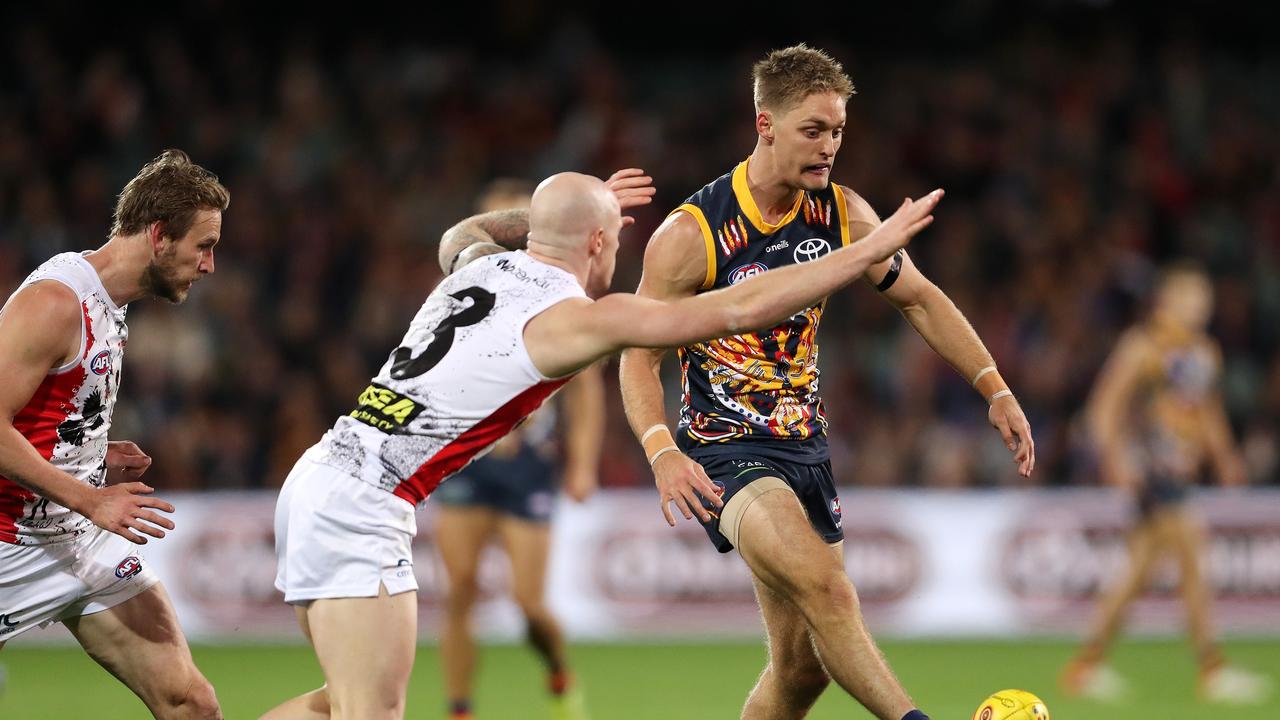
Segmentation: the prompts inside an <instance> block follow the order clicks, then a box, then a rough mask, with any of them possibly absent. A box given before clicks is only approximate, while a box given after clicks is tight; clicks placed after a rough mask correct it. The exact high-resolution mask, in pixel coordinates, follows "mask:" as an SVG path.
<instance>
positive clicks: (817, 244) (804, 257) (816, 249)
mask: <svg viewBox="0 0 1280 720" xmlns="http://www.w3.org/2000/svg"><path fill="white" fill-rule="evenodd" d="M829 252H831V243H829V242H827V241H826V240H823V239H822V238H809V239H808V240H805V241H804V242H801V243H800V244H798V245H796V249H795V250H793V251H792V252H791V257H792V259H794V260H795V261H796V262H798V263H803V262H809V261H810V260H817V259H818V258H820V257H822V256H823V255H826V254H827V253H829Z"/></svg>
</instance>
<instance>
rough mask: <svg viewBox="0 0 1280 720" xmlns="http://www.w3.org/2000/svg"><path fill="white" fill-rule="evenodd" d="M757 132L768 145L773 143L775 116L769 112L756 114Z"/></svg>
mask: <svg viewBox="0 0 1280 720" xmlns="http://www.w3.org/2000/svg"><path fill="white" fill-rule="evenodd" d="M756 132H757V133H759V135H760V137H761V138H762V139H763V140H764V141H765V142H767V143H770V144H772V143H773V115H772V114H770V112H769V111H768V110H761V111H760V112H758V113H756Z"/></svg>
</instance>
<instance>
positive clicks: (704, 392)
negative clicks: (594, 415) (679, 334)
mask: <svg viewBox="0 0 1280 720" xmlns="http://www.w3.org/2000/svg"><path fill="white" fill-rule="evenodd" d="M753 80H754V95H755V106H756V115H755V130H756V135H757V141H756V146H755V149H754V150H753V151H752V153H751V156H750V157H749V158H748V159H747V160H746V161H744V162H742V163H740V164H739V165H738V166H737V167H735V168H734V169H733V170H731V171H730V172H729V173H726V174H725V175H724V176H723V177H721V178H719V179H718V180H715V181H713V182H712V183H710V184H709V185H707V186H706V187H704V188H703V189H702V190H700V191H698V192H697V193H696V194H694V195H693V196H692V197H690V198H689V200H688V201H686V202H685V204H683V205H681V206H680V207H679V208H678V209H677V210H676V211H675V212H673V213H672V214H671V215H670V216H669V217H668V219H667V220H666V222H664V223H663V224H662V225H661V226H660V227H659V228H658V230H657V231H656V232H655V233H654V236H653V238H652V240H651V241H650V243H649V246H648V248H647V250H646V252H645V259H644V275H643V277H642V279H641V282H640V288H639V290H638V291H637V293H638V294H639V295H641V296H645V297H650V298H656V299H660V300H664V301H675V300H678V299H680V298H685V297H689V296H693V295H697V294H699V293H702V292H705V291H708V290H714V289H717V288H722V287H727V286H734V285H738V284H740V283H743V282H746V281H747V280H748V279H750V278H753V277H757V276H761V275H762V274H763V275H764V276H765V277H768V276H769V275H772V274H774V273H777V272H779V269H780V268H785V267H786V266H791V265H797V264H804V263H809V262H813V261H814V260H816V259H818V258H821V257H823V256H824V255H827V254H829V253H831V252H832V248H833V247H839V246H844V245H849V244H853V245H855V246H856V245H857V242H858V241H859V239H860V238H863V237H865V236H867V235H868V234H869V233H871V232H872V231H873V230H874V229H875V228H876V227H877V226H878V225H879V224H880V219H879V217H878V216H877V215H876V213H875V211H874V210H872V209H871V207H870V205H868V204H867V203H866V202H865V201H864V200H863V199H862V198H860V197H859V196H858V195H857V194H855V193H854V192H853V191H851V190H848V189H846V188H842V187H841V186H839V185H836V184H833V183H831V182H830V175H831V168H832V164H833V163H834V161H835V157H836V153H837V152H838V151H839V149H840V145H841V143H842V141H843V131H844V126H845V104H846V102H847V100H848V98H849V96H850V95H851V94H852V92H853V86H852V83H851V82H850V80H849V78H848V76H847V75H845V73H844V71H843V69H842V68H841V66H840V64H839V63H837V62H835V61H834V60H833V59H832V58H831V57H830V56H828V55H827V54H826V53H823V52H821V51H818V50H814V49H811V48H808V47H806V46H804V45H798V46H795V47H790V48H786V49H783V50H778V51H775V52H772V53H770V54H769V56H768V57H767V58H765V59H764V60H763V61H761V62H759V63H757V64H756V66H755V68H754V72H753ZM866 277H867V278H868V279H869V280H870V281H871V282H872V283H873V284H874V285H876V287H877V289H879V290H880V292H881V293H882V294H883V295H884V297H885V298H886V299H887V300H889V301H890V302H891V303H893V304H894V305H895V306H897V307H898V308H899V309H900V310H901V311H902V313H903V315H904V316H905V317H906V318H907V320H908V321H909V322H910V323H911V324H912V326H913V327H914V328H915V329H916V330H917V332H919V333H920V335H921V336H922V337H923V338H924V339H925V340H926V341H927V342H928V343H929V345H930V346H931V347H933V348H934V349H935V350H936V351H937V352H938V353H939V354H940V355H941V356H942V357H943V358H944V359H946V360H947V361H948V362H949V363H950V364H951V365H952V366H953V367H955V369H956V370H957V371H958V372H959V373H960V374H961V375H963V376H964V377H965V378H966V379H969V380H972V381H973V383H974V385H975V387H976V388H977V390H978V392H980V393H981V394H982V396H983V397H984V398H986V399H987V400H988V401H989V403H990V409H989V412H988V417H989V419H990V420H991V422H992V424H994V425H995V426H996V427H997V428H998V429H999V431H1000V433H1001V435H1002V436H1003V437H1004V439H1005V442H1006V444H1007V446H1008V448H1009V449H1010V451H1011V452H1013V453H1014V455H1015V457H1014V459H1015V461H1016V462H1017V464H1018V471H1019V472H1020V473H1021V474H1023V475H1029V474H1030V473H1031V471H1032V468H1033V467H1034V464H1035V453H1034V447H1033V444H1032V439H1031V431H1030V428H1029V427H1028V425H1027V420H1026V417H1025V415H1024V414H1023V412H1022V409H1021V408H1020V407H1019V405H1018V402H1017V400H1016V399H1014V397H1013V394H1012V393H1011V392H1010V391H1009V389H1008V387H1007V386H1006V385H1005V383H1004V381H1003V380H1002V379H1001V378H1000V374H999V372H997V371H996V370H995V363H994V362H993V361H992V359H991V355H990V354H989V353H988V352H987V350H986V348H985V347H984V346H983V344H982V342H981V340H979V339H978V337H977V335H976V334H975V333H974V331H973V329H972V327H970V325H969V323H968V322H967V321H966V320H965V318H964V316H963V315H961V313H960V311H959V310H957V309H956V307H955V305H954V304H953V303H952V302H951V301H950V300H949V299H948V298H947V296H946V295H945V294H944V293H943V292H942V291H941V290H940V289H938V288H937V287H936V286H934V285H933V284H932V283H931V282H929V281H928V280H926V279H925V277H924V276H923V275H922V274H921V273H920V272H919V271H918V270H917V269H916V268H915V266H914V265H913V264H912V262H911V259H910V258H909V257H908V256H907V255H906V253H905V252H901V251H900V252H898V253H896V254H895V255H894V256H893V257H892V258H889V259H886V260H885V261H883V262H881V263H877V264H875V265H873V266H872V267H870V268H869V270H868V271H867V273H866ZM824 302H825V300H821V299H820V300H819V301H818V302H817V303H816V304H814V305H812V306H810V307H809V308H808V309H807V310H805V311H802V312H800V313H797V314H795V315H793V316H791V317H790V318H789V319H787V320H784V321H783V322H782V323H781V324H779V325H777V326H775V327H774V328H773V329H771V330H765V331H761V332H757V333H744V334H740V335H735V336H732V337H727V338H722V339H719V340H713V341H710V342H706V343H698V344H694V345H691V346H687V347H684V348H681V350H680V363H681V370H682V374H683V381H684V407H683V409H682V411H681V417H680V421H679V427H678V430H677V432H676V434H675V437H673V435H672V433H671V432H670V431H669V429H668V427H667V425H666V415H665V411H664V403H663V392H662V384H661V380H660V377H659V367H660V364H661V360H662V356H663V354H664V353H663V351H661V350H630V351H627V352H626V353H624V355H623V360H622V370H621V374H622V391H623V400H624V402H625V404H626V410H627V417H628V420H629V422H630V424H631V428H632V430H633V431H634V432H635V434H636V437H637V438H639V439H640V441H641V443H642V444H643V445H644V447H645V452H646V455H647V456H648V458H649V462H650V464H651V465H652V466H653V471H654V476H655V480H656V483H657V486H658V492H659V500H660V503H661V505H662V511H663V514H664V515H665V516H666V518H667V522H668V523H670V524H672V525H674V524H675V520H674V516H673V515H672V513H671V510H670V508H669V506H670V505H671V504H673V503H674V505H675V506H676V508H677V510H679V512H681V513H682V514H683V515H684V516H685V517H686V518H692V517H693V515H694V514H697V516H698V517H699V519H700V520H701V521H702V523H703V525H704V527H705V528H706V530H707V533H708V536H709V537H710V539H711V541H712V542H713V543H714V544H715V545H716V547H717V548H718V549H719V550H720V551H721V552H728V551H729V550H730V549H732V548H734V547H736V548H737V549H738V552H739V554H740V555H741V556H742V558H743V560H745V561H746V563H747V565H748V566H749V567H750V568H751V572H752V575H753V579H754V583H755V590H756V597H757V599H758V601H759V603H760V608H761V612H762V614H763V617H764V624H765V629H766V633H767V635H768V647H769V663H768V665H767V666H766V668H765V670H764V673H763V674H762V675H761V677H760V680H759V682H758V683H757V684H756V686H755V689H754V690H753V691H752V692H751V694H750V696H749V697H748V699H747V701H746V705H745V707H744V708H743V710H742V717H744V718H775V717H800V716H803V715H804V714H805V713H806V712H808V709H809V708H810V707H811V706H812V705H813V703H814V702H815V701H816V700H817V699H818V696H819V695H820V694H821V693H822V691H823V690H824V689H825V688H826V687H827V685H828V684H829V683H830V681H831V680H833V679H834V680H835V681H836V683H837V684H839V685H840V687H842V688H843V689H844V690H845V691H847V692H848V693H849V694H850V695H852V696H853V697H855V698H857V700H858V701H860V702H861V703H862V704H863V705H865V706H866V707H867V708H868V709H869V710H870V711H871V712H872V713H874V714H875V715H876V717H879V718H882V719H884V720H899V718H904V719H905V720H919V719H921V718H924V717H925V716H924V715H923V713H921V712H920V711H919V710H916V709H915V708H914V703H913V702H912V701H911V699H910V697H909V696H908V695H907V693H906V692H905V691H904V690H903V688H902V687H901V685H900V684H899V683H898V681H897V679H896V678H895V677H894V675H893V672H892V671H891V670H890V669H889V667H888V665H887V664H886V663H885V661H884V659H883V658H882V657H881V655H880V652H879V650H878V649H877V648H876V646H875V643H874V642H873V640H872V639H871V636H870V635H869V634H868V632H867V630H866V627H865V626H864V625H863V622H862V618H861V614H860V611H859V608H858V598H857V594H856V592H855V590H854V587H853V585H852V583H851V582H850V581H849V578H848V577H847V575H846V574H845V570H844V563H843V559H842V558H843V555H842V546H841V541H842V540H843V532H842V530H841V528H840V502H839V498H838V497H837V496H836V491H835V483H834V480H833V478H832V475H831V468H830V463H829V462H828V452H827V445H826V417H825V413H824V409H823V407H822V403H821V401H820V400H819V399H818V397H817V375H818V372H817V341H816V330H817V324H818V321H819V320H820V319H821V315H822V310H823V304H824ZM717 497H719V498H720V499H722V500H723V502H724V506H723V510H722V511H720V512H717V511H716V505H717V504H718V501H717V502H709V501H708V500H709V499H711V498H717Z"/></svg>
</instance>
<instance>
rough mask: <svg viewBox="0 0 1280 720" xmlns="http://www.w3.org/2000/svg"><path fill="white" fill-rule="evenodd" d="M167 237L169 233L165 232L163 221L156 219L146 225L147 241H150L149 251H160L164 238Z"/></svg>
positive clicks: (154, 252)
mask: <svg viewBox="0 0 1280 720" xmlns="http://www.w3.org/2000/svg"><path fill="white" fill-rule="evenodd" d="M167 237H169V234H168V233H167V232H165V226H164V221H162V220H157V221H155V222H153V223H151V224H150V225H148V226H147V241H148V242H150V243H151V252H152V253H153V254H155V255H159V254H160V251H161V250H163V249H164V239H165V238H167ZM170 239H172V238H170Z"/></svg>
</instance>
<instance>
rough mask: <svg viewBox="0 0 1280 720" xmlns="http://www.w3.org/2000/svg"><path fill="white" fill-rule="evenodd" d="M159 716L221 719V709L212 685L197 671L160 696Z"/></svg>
mask: <svg viewBox="0 0 1280 720" xmlns="http://www.w3.org/2000/svg"><path fill="white" fill-rule="evenodd" d="M161 702H162V704H163V706H164V709H163V711H162V712H161V713H160V717H164V718H175V720H176V719H177V718H181V719H182V720H222V709H221V708H220V707H219V706H218V696H217V694H216V693H215V692H214V690H213V685H212V684H210V683H209V681H208V680H206V679H205V678H204V676H203V675H201V674H199V673H198V672H197V673H195V676H194V677H193V678H191V680H190V681H189V682H187V683H185V684H184V685H183V686H181V687H176V686H175V687H173V688H171V689H170V690H169V691H168V692H166V693H165V695H164V697H163V698H161Z"/></svg>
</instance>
